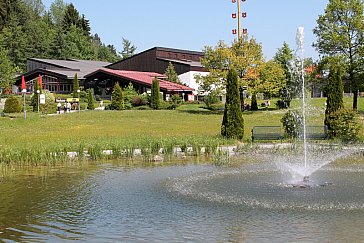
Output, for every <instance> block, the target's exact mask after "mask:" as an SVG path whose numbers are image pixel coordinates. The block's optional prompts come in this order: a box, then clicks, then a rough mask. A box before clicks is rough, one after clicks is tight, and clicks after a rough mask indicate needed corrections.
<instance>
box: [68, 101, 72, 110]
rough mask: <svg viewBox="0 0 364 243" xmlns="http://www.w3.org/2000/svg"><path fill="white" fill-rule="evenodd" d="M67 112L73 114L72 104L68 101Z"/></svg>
mask: <svg viewBox="0 0 364 243" xmlns="http://www.w3.org/2000/svg"><path fill="white" fill-rule="evenodd" d="M67 112H71V103H70V102H68V101H67Z"/></svg>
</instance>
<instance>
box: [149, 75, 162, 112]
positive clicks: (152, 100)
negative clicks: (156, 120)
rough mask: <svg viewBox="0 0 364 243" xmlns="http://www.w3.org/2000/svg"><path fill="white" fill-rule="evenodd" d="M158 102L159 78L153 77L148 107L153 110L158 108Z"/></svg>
mask: <svg viewBox="0 0 364 243" xmlns="http://www.w3.org/2000/svg"><path fill="white" fill-rule="evenodd" d="M159 103H160V88H159V80H158V79H157V78H154V80H153V83H152V94H151V97H150V107H151V108H152V109H154V110H158V108H159Z"/></svg>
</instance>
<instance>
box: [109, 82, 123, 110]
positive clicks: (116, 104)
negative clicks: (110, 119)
mask: <svg viewBox="0 0 364 243" xmlns="http://www.w3.org/2000/svg"><path fill="white" fill-rule="evenodd" d="M124 109H125V103H124V93H123V90H122V89H121V87H120V85H119V83H118V82H116V83H115V85H114V90H113V92H112V95H111V105H110V110H124Z"/></svg>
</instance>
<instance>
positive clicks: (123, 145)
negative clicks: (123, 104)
mask: <svg viewBox="0 0 364 243" xmlns="http://www.w3.org/2000/svg"><path fill="white" fill-rule="evenodd" d="M309 103H310V108H309V116H308V119H307V120H308V124H310V125H323V119H324V107H325V99H310V100H309ZM271 104H272V105H271V108H269V109H268V110H265V109H262V110H259V111H256V112H244V113H243V116H244V121H245V122H244V124H245V127H244V130H245V136H244V139H245V140H246V141H249V140H250V136H251V129H252V128H253V126H257V125H260V126H268V125H277V126H280V125H281V122H280V119H281V117H282V116H283V115H284V114H285V112H287V110H276V109H273V107H274V103H273V102H271ZM350 105H351V99H350V98H345V106H346V107H350ZM202 106H203V105H202V104H200V105H198V104H188V105H183V106H180V107H178V109H177V110H158V111H153V110H127V111H82V112H81V113H71V114H62V115H53V116H50V115H48V116H39V115H38V114H37V113H33V112H28V116H27V119H26V120H24V118H23V114H22V113H18V114H11V116H12V117H13V118H10V117H0V130H1V136H0V152H1V153H0V162H2V161H10V162H13V161H18V160H21V161H22V162H23V163H25V164H32V165H34V164H36V163H37V161H47V163H49V164H53V163H56V162H57V161H60V160H61V161H62V160H67V159H68V158H67V156H65V152H69V151H76V152H81V151H86V150H87V151H89V153H90V154H91V156H92V158H94V159H99V158H100V157H102V150H104V149H112V150H115V151H118V153H116V154H115V156H120V157H123V156H124V157H125V156H126V157H132V153H131V151H132V150H133V149H135V148H141V149H144V150H143V151H144V152H145V153H148V154H149V156H152V155H153V154H154V153H155V151H157V150H158V148H161V147H164V148H166V151H167V152H168V151H169V152H168V153H169V154H170V153H172V152H171V151H173V149H172V148H173V147H174V146H180V147H181V148H185V147H187V146H193V147H194V148H195V150H198V149H199V148H201V147H202V146H205V147H207V148H208V150H209V151H210V150H211V151H212V150H213V149H214V148H215V147H216V146H218V145H223V144H236V142H237V141H234V140H225V139H223V138H222V137H221V136H220V127H221V121H222V116H223V113H222V112H221V111H209V110H206V109H203V108H202ZM292 106H293V107H296V108H299V106H300V104H299V102H298V100H293V101H292ZM363 110H364V99H362V98H361V99H359V113H362V111H363ZM360 122H361V123H362V124H363V116H362V115H361V116H360ZM360 136H361V137H362V138H363V137H364V134H363V130H362V133H361V134H360ZM80 154H81V153H80Z"/></svg>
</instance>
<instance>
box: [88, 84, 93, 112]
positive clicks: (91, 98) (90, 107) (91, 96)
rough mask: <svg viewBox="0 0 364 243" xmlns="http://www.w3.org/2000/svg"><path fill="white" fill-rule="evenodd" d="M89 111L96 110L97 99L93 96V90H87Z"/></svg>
mask: <svg viewBox="0 0 364 243" xmlns="http://www.w3.org/2000/svg"><path fill="white" fill-rule="evenodd" d="M87 109H88V110H95V99H94V95H93V90H92V89H88V90H87Z"/></svg>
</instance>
